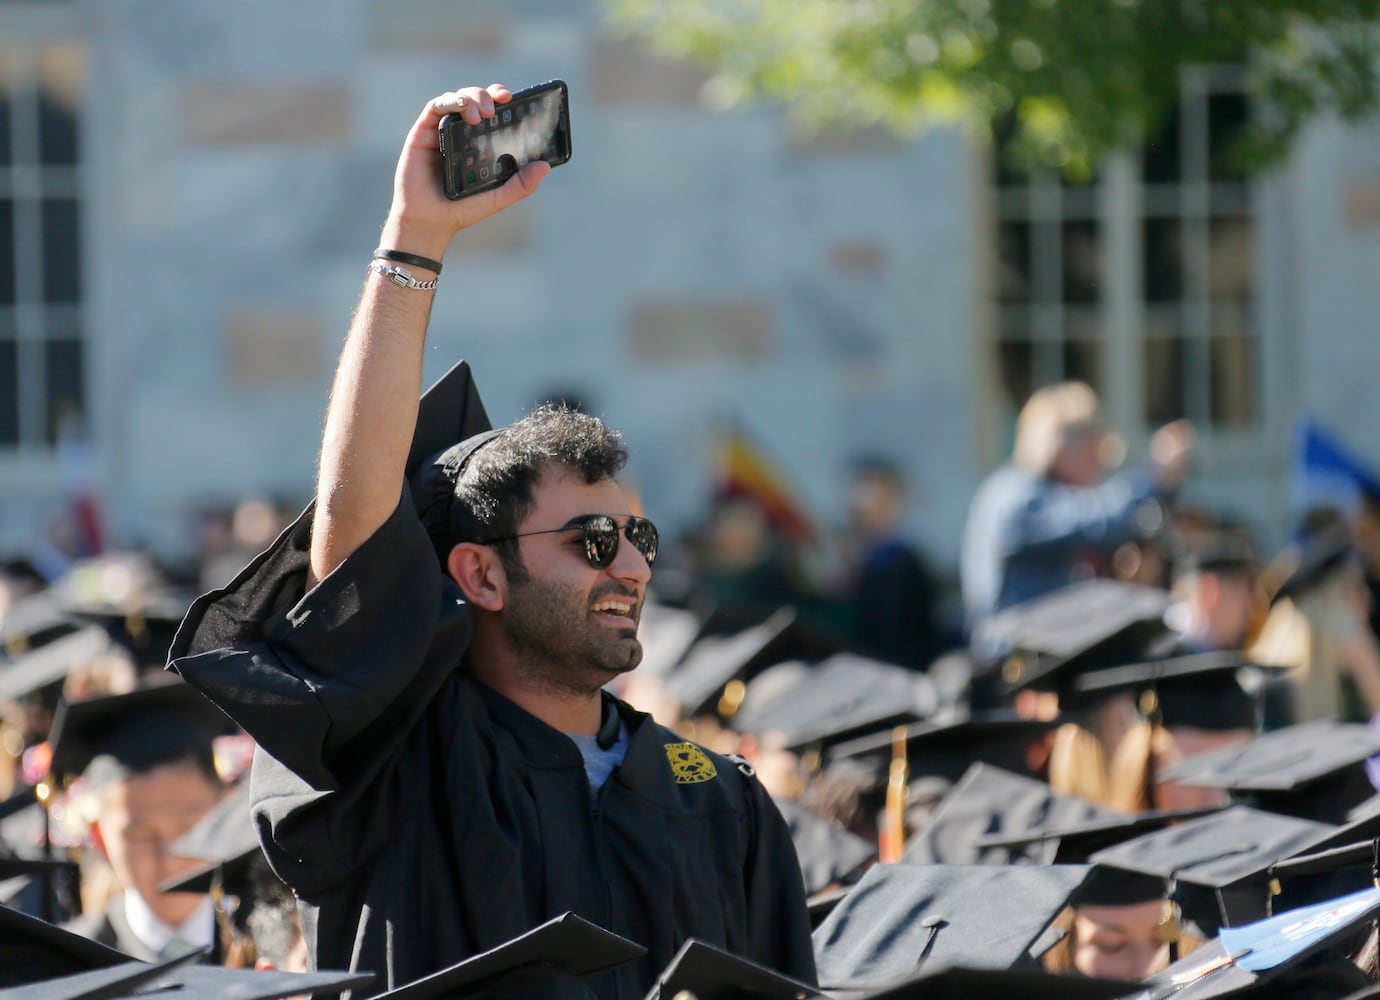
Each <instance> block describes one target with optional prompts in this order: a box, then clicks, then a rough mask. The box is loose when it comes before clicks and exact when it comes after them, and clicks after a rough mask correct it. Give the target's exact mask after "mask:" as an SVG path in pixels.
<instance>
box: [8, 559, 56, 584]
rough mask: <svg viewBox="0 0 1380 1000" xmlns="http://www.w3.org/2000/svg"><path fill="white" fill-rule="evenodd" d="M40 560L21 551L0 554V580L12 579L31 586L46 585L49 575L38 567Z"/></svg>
mask: <svg viewBox="0 0 1380 1000" xmlns="http://www.w3.org/2000/svg"><path fill="white" fill-rule="evenodd" d="M41 562H42V560H39V559H36V558H35V557H34V556H31V555H27V554H25V553H23V552H11V553H9V554H8V555H4V556H0V580H14V581H17V582H19V583H23V584H27V585H28V586H31V587H37V588H41V587H45V586H47V584H48V582H49V580H50V576H49V574H48V573H47V572H45V571H44V570H43V569H41V568H40V565H39V564H40V563H41Z"/></svg>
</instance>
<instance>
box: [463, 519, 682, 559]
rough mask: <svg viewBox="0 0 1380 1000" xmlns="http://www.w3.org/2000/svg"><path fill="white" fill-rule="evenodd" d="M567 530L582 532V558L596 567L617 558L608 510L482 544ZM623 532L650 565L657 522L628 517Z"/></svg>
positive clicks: (614, 531) (614, 523)
mask: <svg viewBox="0 0 1380 1000" xmlns="http://www.w3.org/2000/svg"><path fill="white" fill-rule="evenodd" d="M567 531H579V532H581V533H582V534H583V536H584V543H585V561H586V562H588V563H589V564H590V566H592V567H594V568H595V569H608V568H609V567H610V566H612V565H613V561H614V559H616V558H618V544H619V543H618V535H619V529H618V522H617V521H615V520H614V519H613V518H612V517H611V516H610V515H608V514H587V515H585V516H584V517H580V518H576V519H575V520H573V521H571V522H569V523H568V524H566V525H564V526H563V527H560V528H548V529H546V530H545V531H523V532H520V533H518V534H516V535H507V536H505V537H503V538H491V539H490V540H489V541H487V542H485V543H484V544H485V545H493V544H494V543H495V542H506V541H508V540H509V539H513V538H526V537H527V536H528V535H559V534H561V533H563V532H567ZM622 534H623V535H624V536H625V537H626V538H627V539H628V541H629V542H631V543H632V547H633V548H635V549H637V551H638V552H640V553H642V558H643V559H646V560H647V565H648V566H651V565H652V563H654V562H656V547H657V542H658V541H660V538H661V536H660V535H658V534H657V530H656V525H654V524H653V523H652V522H651V521H648V520H647V519H646V518H645V517H629V518H628V523H627V524H625V525H623V529H622Z"/></svg>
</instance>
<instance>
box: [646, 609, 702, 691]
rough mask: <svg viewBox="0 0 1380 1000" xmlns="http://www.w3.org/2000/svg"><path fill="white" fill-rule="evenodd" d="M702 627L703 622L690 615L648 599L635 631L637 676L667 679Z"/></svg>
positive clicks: (694, 614) (692, 614)
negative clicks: (639, 653)
mask: <svg viewBox="0 0 1380 1000" xmlns="http://www.w3.org/2000/svg"><path fill="white" fill-rule="evenodd" d="M703 626H704V622H703V620H702V619H701V617H700V615H698V614H696V613H695V612H694V611H690V610H687V609H685V608H678V607H673V606H672V605H670V604H663V603H661V602H659V601H656V600H654V599H653V596H649V597H648V600H647V602H646V603H645V604H643V606H642V617H641V619H640V620H639V622H638V627H637V636H638V638H639V639H640V640H641V642H642V661H641V662H640V663H639V664H638V665H637V672H638V674H640V675H641V676H644V677H646V676H651V677H657V678H661V677H665V676H666V675H668V674H669V673H670V672H671V671H672V670H673V669H674V668H675V665H676V664H677V663H679V662H680V661H681V660H682V659H683V658H684V656H685V654H686V652H687V651H688V650H689V649H690V647H691V646H692V645H693V644H694V642H695V639H696V638H698V637H699V634H700V631H701V629H702V628H703Z"/></svg>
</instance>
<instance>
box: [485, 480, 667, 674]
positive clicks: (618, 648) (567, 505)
mask: <svg viewBox="0 0 1380 1000" xmlns="http://www.w3.org/2000/svg"><path fill="white" fill-rule="evenodd" d="M533 500H534V501H535V502H534V505H533V507H532V511H531V512H530V513H529V514H528V515H527V517H526V518H524V519H523V521H522V523H521V524H520V525H518V532H519V533H522V532H529V531H543V532H545V531H551V529H555V528H560V527H562V526H563V525H567V524H570V523H571V522H572V521H573V520H574V519H576V518H580V517H583V516H585V515H588V514H609V515H611V516H613V518H614V520H615V521H617V522H618V524H619V526H620V528H621V527H622V525H624V524H626V523H627V518H628V517H629V513H630V512H629V510H628V505H627V501H626V500H625V498H624V496H623V492H622V490H620V489H619V488H618V484H617V483H615V482H614V481H613V480H611V479H605V480H601V481H600V482H597V483H586V482H584V481H583V479H582V478H581V477H580V476H579V475H578V474H576V473H574V472H572V471H571V470H569V469H566V468H563V467H554V468H550V469H547V470H546V471H545V472H544V473H543V474H542V477H541V479H540V481H539V482H538V483H537V486H536V488H535V489H534V490H533ZM518 541H519V546H520V550H519V551H520V553H521V557H522V560H523V565H524V566H525V567H526V570H527V577H526V579H525V580H521V581H512V580H510V581H509V589H508V598H507V602H506V604H505V606H504V609H503V631H504V637H505V638H506V639H507V642H508V645H509V647H510V648H511V649H512V650H513V651H514V652H515V653H516V654H518V658H519V660H520V662H521V663H522V664H523V666H524V668H525V669H526V670H528V671H530V673H531V677H529V680H533V681H536V682H538V683H541V684H543V685H545V686H547V687H549V688H554V689H556V690H561V691H569V692H574V693H579V694H588V693H592V692H593V691H596V690H598V689H599V688H600V687H602V686H603V685H605V684H607V683H608V682H609V681H610V680H612V679H613V678H615V677H617V676H618V675H620V674H622V673H625V672H626V671H629V670H632V669H633V668H634V667H636V666H637V665H638V663H640V662H641V661H642V643H641V642H640V641H639V640H638V638H637V623H638V620H639V619H640V618H641V616H642V603H643V600H644V599H645V598H646V593H647V581H648V580H650V579H651V568H650V567H649V566H648V565H647V560H646V559H645V558H644V557H643V556H642V553H640V552H638V551H637V549H636V548H635V547H634V546H633V545H632V543H631V542H629V541H628V539H627V537H626V536H625V535H622V534H621V533H620V535H619V542H618V552H617V554H616V555H615V556H614V559H613V562H612V563H610V564H609V565H608V566H607V567H606V568H604V569H596V568H594V567H593V566H591V565H590V564H589V562H588V561H587V560H586V559H585V555H584V551H585V547H584V536H583V534H582V533H581V531H580V529H579V527H578V526H576V527H573V528H571V529H570V530H568V531H557V532H554V533H552V534H541V535H528V536H527V537H525V538H521V539H519V540H518Z"/></svg>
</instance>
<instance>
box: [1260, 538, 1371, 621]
mask: <svg viewBox="0 0 1380 1000" xmlns="http://www.w3.org/2000/svg"><path fill="white" fill-rule="evenodd" d="M1356 558H1357V551H1356V543H1355V538H1354V536H1353V535H1352V533H1351V529H1350V528H1349V527H1348V526H1347V525H1345V524H1336V525H1332V526H1331V527H1328V528H1323V529H1320V530H1318V531H1315V532H1312V533H1311V534H1307V535H1304V536H1303V537H1301V538H1299V539H1297V540H1295V541H1294V542H1292V543H1291V544H1290V545H1289V546H1287V547H1286V548H1285V550H1284V551H1283V552H1281V553H1280V554H1279V555H1278V556H1276V557H1275V559H1274V561H1273V562H1272V563H1271V564H1270V567H1269V569H1270V571H1271V572H1272V573H1273V574H1275V575H1276V577H1277V582H1274V583H1273V585H1272V586H1271V587H1270V603H1271V604H1274V603H1276V602H1278V601H1282V600H1284V599H1285V598H1286V597H1288V598H1297V597H1298V596H1299V595H1301V594H1304V593H1306V592H1307V591H1308V590H1309V589H1310V588H1312V587H1315V586H1316V585H1317V584H1318V583H1320V582H1322V581H1323V580H1325V579H1327V578H1328V577H1329V576H1330V575H1331V574H1332V573H1333V572H1334V571H1335V570H1337V569H1338V568H1339V567H1341V566H1342V565H1344V564H1345V563H1346V562H1347V561H1348V560H1352V559H1356Z"/></svg>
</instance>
